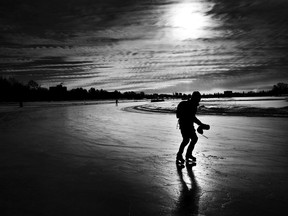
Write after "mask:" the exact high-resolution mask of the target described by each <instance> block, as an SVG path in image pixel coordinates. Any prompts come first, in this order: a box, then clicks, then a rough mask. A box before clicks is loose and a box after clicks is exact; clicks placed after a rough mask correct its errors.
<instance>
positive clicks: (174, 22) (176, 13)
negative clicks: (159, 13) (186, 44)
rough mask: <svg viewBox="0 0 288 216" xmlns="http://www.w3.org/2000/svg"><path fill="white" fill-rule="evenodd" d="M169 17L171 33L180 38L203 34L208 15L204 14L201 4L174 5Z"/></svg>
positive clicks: (207, 22) (207, 23)
mask: <svg viewBox="0 0 288 216" xmlns="http://www.w3.org/2000/svg"><path fill="white" fill-rule="evenodd" d="M169 17H170V18H169V19H170V26H171V27H172V35H173V36H174V37H175V38H177V39H180V40H185V39H196V38H200V37H203V36H205V33H206V30H205V27H207V26H208V25H209V17H208V16H206V15H205V13H204V12H203V9H202V8H201V5H198V4H197V5H195V4H189V3H183V4H178V5H176V6H175V5H174V7H173V8H171V13H170V15H169Z"/></svg>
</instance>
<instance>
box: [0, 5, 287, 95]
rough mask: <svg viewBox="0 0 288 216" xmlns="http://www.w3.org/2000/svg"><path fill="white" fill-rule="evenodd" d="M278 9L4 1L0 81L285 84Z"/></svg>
mask: <svg viewBox="0 0 288 216" xmlns="http://www.w3.org/2000/svg"><path fill="white" fill-rule="evenodd" d="M287 11H288V1H285V0H273V1H272V0H238V1H237V2H235V1H231V0H214V1H213V0H210V1H209V0H174V1H169V0H168V1H167V0H94V1H93V0H9V1H6V2H5V3H3V2H2V1H1V3H0V32H1V33H0V56H1V58H0V76H4V77H8V76H12V77H15V78H16V79H18V80H21V81H23V82H27V81H29V80H31V79H33V80H35V81H37V82H38V83H40V84H41V85H42V86H46V87H49V86H52V85H56V84H59V83H61V82H63V83H64V85H66V86H68V87H69V88H75V87H85V88H90V87H94V88H97V89H101V88H102V89H106V90H111V91H114V90H120V91H130V90H132V91H145V92H165V93H166V92H167V93H171V92H189V91H193V90H196V89H197V90H200V91H206V92H209V91H217V90H226V89H227V90H241V91H242V90H254V89H265V88H266V89H267V88H268V89H271V88H272V86H273V85H274V84H276V83H278V82H288V73H287V68H288V66H287V62H288V57H287V53H288V29H287V23H288V22H287V21H288V16H287Z"/></svg>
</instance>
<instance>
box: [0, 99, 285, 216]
mask: <svg viewBox="0 0 288 216" xmlns="http://www.w3.org/2000/svg"><path fill="white" fill-rule="evenodd" d="M145 103H146V102H137V103H120V104H119V106H115V104H98V105H78V106H63V107H50V108H47V109H45V108H43V107H41V108H27V109H26V110H20V111H17V112H10V113H5V114H2V115H1V116H0V136H1V145H0V152H1V153H0V164H1V165H0V169H1V173H2V174H1V181H0V182H1V186H3V188H5V189H4V190H3V192H2V193H1V197H0V201H1V203H3V205H2V206H3V207H2V209H3V210H2V211H3V214H4V215H23V214H24V215H25V214H29V215H81V214H82V215H97V214H98V215H273V214H274V213H275V212H280V210H283V209H284V208H285V209H286V206H287V204H288V203H287V199H286V195H287V193H288V186H287V184H286V183H287V178H288V172H287V170H288V159H287V154H288V148H287V138H288V135H287V130H286V128H287V127H288V122H287V119H286V118H273V117H265V118H264V117H237V116H235V117H233V116H229V117H227V116H226V117H225V116H214V115H213V116H211V115H210V116H206V115H202V116H199V118H200V120H201V121H202V122H204V123H207V124H210V125H211V130H210V131H207V133H206V132H205V133H206V134H205V135H206V136H207V137H208V138H209V139H206V138H204V137H202V136H199V142H198V143H197V146H196V148H195V156H196V157H197V161H198V163H197V166H195V167H193V168H192V167H186V168H184V169H177V167H176V165H175V156H176V152H177V150H178V147H179V144H180V142H181V136H180V132H179V130H178V129H176V124H177V119H176V117H175V115H173V114H162V113H152V114H151V113H145V112H142V113H137V112H126V111H125V110H123V109H124V108H125V107H131V106H136V105H143V104H145ZM4 186H5V187H4ZM267 206H269V208H267ZM268 213H269V214H268Z"/></svg>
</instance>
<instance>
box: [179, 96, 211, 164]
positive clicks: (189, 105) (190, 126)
mask: <svg viewBox="0 0 288 216" xmlns="http://www.w3.org/2000/svg"><path fill="white" fill-rule="evenodd" d="M200 100H201V94H200V93H199V92H198V91H194V92H193V94H192V96H191V98H189V99H188V100H187V101H181V102H180V103H179V104H178V106H177V111H176V116H177V118H178V119H179V120H178V122H179V127H180V131H181V134H182V138H183V140H182V143H181V145H180V148H179V151H178V153H177V157H176V162H177V163H181V164H183V163H184V162H185V160H184V159H183V157H182V154H183V152H184V148H185V147H186V145H188V143H189V142H190V143H189V146H188V148H187V151H186V162H188V163H196V158H195V157H194V156H193V155H192V152H193V150H194V146H195V144H196V143H197V141H198V137H197V134H196V131H195V128H194V123H196V124H197V125H199V127H198V129H197V131H198V133H200V134H203V129H204V130H209V129H210V126H209V125H206V124H203V123H202V122H201V121H200V120H199V119H198V118H197V117H196V112H197V107H198V106H199V102H200Z"/></svg>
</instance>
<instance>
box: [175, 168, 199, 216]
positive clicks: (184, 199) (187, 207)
mask: <svg viewBox="0 0 288 216" xmlns="http://www.w3.org/2000/svg"><path fill="white" fill-rule="evenodd" d="M192 166H193V165H187V166H186V169H187V175H188V178H189V180H188V181H187V182H186V181H185V180H184V177H183V169H182V167H180V166H176V167H177V172H178V176H179V180H180V183H181V189H180V196H179V199H178V202H177V206H176V209H175V211H174V215H175V216H178V215H179V216H185V215H198V211H199V199H200V195H201V190H200V187H199V186H198V184H197V181H196V179H195V176H194V173H193V170H192Z"/></svg>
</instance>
